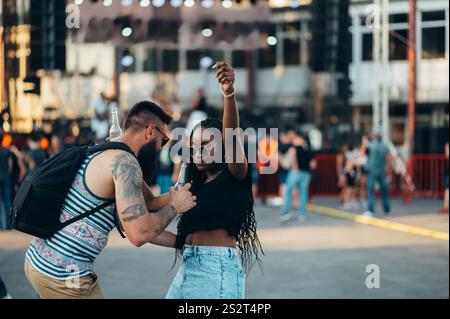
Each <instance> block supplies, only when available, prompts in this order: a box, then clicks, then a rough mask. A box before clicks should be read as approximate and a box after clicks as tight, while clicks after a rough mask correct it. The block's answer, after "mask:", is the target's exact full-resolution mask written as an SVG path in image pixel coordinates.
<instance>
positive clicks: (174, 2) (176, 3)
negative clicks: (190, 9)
mask: <svg viewBox="0 0 450 319" xmlns="http://www.w3.org/2000/svg"><path fill="white" fill-rule="evenodd" d="M170 5H171V6H172V7H174V8H179V7H181V6H182V5H183V0H170Z"/></svg>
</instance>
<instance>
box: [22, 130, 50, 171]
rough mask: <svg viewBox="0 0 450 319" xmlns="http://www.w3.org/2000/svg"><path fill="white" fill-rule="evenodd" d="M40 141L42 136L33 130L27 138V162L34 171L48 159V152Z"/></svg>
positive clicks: (29, 168)
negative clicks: (43, 148) (42, 147)
mask: <svg viewBox="0 0 450 319" xmlns="http://www.w3.org/2000/svg"><path fill="white" fill-rule="evenodd" d="M39 142H40V136H39V134H38V133H36V132H32V133H31V134H30V136H29V137H28V139H27V145H28V150H26V151H25V163H26V165H27V169H28V171H32V170H33V169H35V168H36V167H38V166H39V165H41V164H42V163H43V162H44V161H45V160H46V159H47V154H46V153H45V152H44V151H43V150H42V149H41V145H40V144H39Z"/></svg>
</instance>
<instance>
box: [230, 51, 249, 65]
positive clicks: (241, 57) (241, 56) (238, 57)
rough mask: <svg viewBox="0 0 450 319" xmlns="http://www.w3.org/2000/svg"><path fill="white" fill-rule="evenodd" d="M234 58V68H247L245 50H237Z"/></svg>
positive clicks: (234, 52)
mask: <svg viewBox="0 0 450 319" xmlns="http://www.w3.org/2000/svg"><path fill="white" fill-rule="evenodd" d="M232 55H233V57H232V59H233V67H234V68H245V67H246V63H245V60H246V52H245V51H244V50H236V51H233V53H232Z"/></svg>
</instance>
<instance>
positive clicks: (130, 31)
mask: <svg viewBox="0 0 450 319" xmlns="http://www.w3.org/2000/svg"><path fill="white" fill-rule="evenodd" d="M132 34H133V29H131V28H130V27H126V28H123V30H122V35H123V36H124V37H126V38H128V37H129V36H131V35H132Z"/></svg>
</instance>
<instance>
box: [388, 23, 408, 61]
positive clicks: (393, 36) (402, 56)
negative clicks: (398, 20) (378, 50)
mask: <svg viewBox="0 0 450 319" xmlns="http://www.w3.org/2000/svg"><path fill="white" fill-rule="evenodd" d="M407 43H408V30H392V31H391V32H390V35H389V60H390V61H401V60H407V58H408V46H407Z"/></svg>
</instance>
